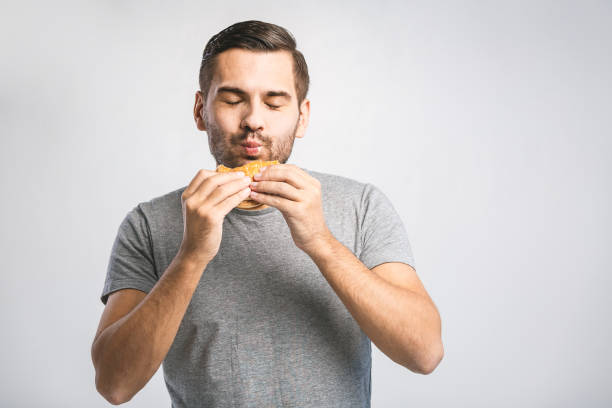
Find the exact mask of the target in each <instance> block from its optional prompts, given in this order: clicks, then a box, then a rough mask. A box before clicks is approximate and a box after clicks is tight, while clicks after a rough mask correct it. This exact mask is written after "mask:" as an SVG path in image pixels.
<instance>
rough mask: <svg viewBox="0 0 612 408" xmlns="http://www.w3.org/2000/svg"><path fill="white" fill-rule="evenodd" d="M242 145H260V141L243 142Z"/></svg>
mask: <svg viewBox="0 0 612 408" xmlns="http://www.w3.org/2000/svg"><path fill="white" fill-rule="evenodd" d="M242 146H244V147H260V146H261V143H259V142H244V143H242Z"/></svg>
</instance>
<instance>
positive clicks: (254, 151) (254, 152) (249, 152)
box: [242, 145, 261, 156]
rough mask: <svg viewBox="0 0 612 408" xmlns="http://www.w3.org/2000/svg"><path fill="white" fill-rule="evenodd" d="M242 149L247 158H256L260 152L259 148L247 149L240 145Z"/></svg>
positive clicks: (247, 147)
mask: <svg viewBox="0 0 612 408" xmlns="http://www.w3.org/2000/svg"><path fill="white" fill-rule="evenodd" d="M242 148H243V149H244V152H245V153H246V154H247V155H249V156H257V155H258V154H259V153H260V152H261V146H255V147H249V146H247V145H242Z"/></svg>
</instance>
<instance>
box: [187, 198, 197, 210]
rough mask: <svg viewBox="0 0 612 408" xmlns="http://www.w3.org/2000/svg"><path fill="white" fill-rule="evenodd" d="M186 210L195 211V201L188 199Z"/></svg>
mask: <svg viewBox="0 0 612 408" xmlns="http://www.w3.org/2000/svg"><path fill="white" fill-rule="evenodd" d="M185 208H187V209H188V210H189V211H193V210H195V209H196V208H197V207H196V205H195V202H194V201H193V199H191V198H187V199H186V200H185Z"/></svg>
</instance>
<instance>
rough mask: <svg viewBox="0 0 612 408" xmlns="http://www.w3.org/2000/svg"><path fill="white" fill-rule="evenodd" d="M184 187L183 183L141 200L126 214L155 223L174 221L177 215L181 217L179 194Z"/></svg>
mask: <svg viewBox="0 0 612 408" xmlns="http://www.w3.org/2000/svg"><path fill="white" fill-rule="evenodd" d="M186 188H187V186H186V185H185V186H183V187H180V188H177V189H175V190H172V191H170V192H167V193H164V194H160V195H154V196H153V197H151V198H149V199H148V200H145V201H141V202H139V203H138V204H137V205H136V206H135V207H133V208H132V210H131V211H130V212H129V214H128V216H129V217H134V218H137V219H141V220H144V221H145V222H147V223H149V224H155V225H160V224H167V223H173V222H176V218H177V217H180V218H181V219H182V210H181V194H182V193H183V191H184V190H185V189H186Z"/></svg>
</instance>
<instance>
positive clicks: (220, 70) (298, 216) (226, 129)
mask: <svg viewBox="0 0 612 408" xmlns="http://www.w3.org/2000/svg"><path fill="white" fill-rule="evenodd" d="M218 58H219V60H218V64H217V70H216V72H215V75H214V76H213V81H212V84H211V87H210V91H209V93H208V95H207V97H206V98H203V95H202V94H201V93H200V92H199V91H198V92H196V100H195V104H194V111H193V113H194V120H195V122H196V126H197V128H198V129H200V130H202V131H207V133H208V137H209V143H210V149H211V153H212V154H213V156H214V157H215V160H216V161H217V164H223V165H225V166H227V167H237V166H240V165H243V164H246V163H248V162H250V161H253V160H256V159H261V160H279V162H280V163H281V164H277V165H273V166H269V167H267V168H265V169H263V170H262V171H261V173H260V175H256V176H255V178H254V179H255V180H254V182H252V183H251V180H250V178H248V177H244V176H243V175H241V174H239V173H237V172H231V173H216V172H215V171H213V170H204V169H201V170H199V171H198V172H197V174H196V175H195V176H194V177H193V179H192V180H191V182H190V183H189V185H188V186H187V188H186V189H185V191H184V192H183V194H182V196H181V203H182V212H183V222H184V231H183V241H182V243H181V246H180V249H179V251H178V253H177V255H176V256H175V258H174V259H173V261H172V263H171V264H170V266H169V267H168V268H167V269H166V271H164V273H163V274H162V276H161V278H160V280H159V281H158V282H157V284H156V285H155V286H154V287H153V289H152V290H151V291H150V292H149V293H148V294H146V293H144V292H141V291H138V290H134V289H124V290H119V291H116V292H114V293H112V294H111V295H110V296H109V299H108V302H107V305H106V307H105V309H104V311H103V314H102V317H101V319H100V324H99V326H98V330H97V332H96V336H95V338H94V341H93V344H92V361H93V363H94V367H95V369H96V388H97V389H98V391H99V392H100V394H101V395H103V396H104V397H105V398H106V399H107V400H108V401H109V402H111V403H113V404H120V403H123V402H126V401H129V400H130V399H131V398H132V397H133V396H134V395H135V394H136V393H137V392H138V391H139V390H140V389H142V387H144V386H145V384H146V383H147V382H148V381H149V380H150V378H151V377H152V376H153V374H155V372H156V371H157V369H158V368H159V366H160V365H161V363H162V361H163V359H164V358H165V356H166V354H167V353H168V350H169V348H170V346H171V345H172V342H173V341H174V338H175V336H176V333H177V331H178V327H179V325H180V323H181V321H182V319H183V316H184V314H185V311H186V309H187V306H188V305H189V302H190V301H191V297H192V296H193V293H194V291H195V288H196V287H197V284H198V282H199V280H200V278H201V275H202V273H203V271H204V269H205V268H206V266H207V264H208V263H209V262H210V261H211V260H212V259H213V258H214V256H215V255H216V253H217V251H218V250H219V244H220V241H221V234H222V225H223V220H224V218H225V216H226V215H227V213H228V212H229V211H231V210H232V209H233V208H234V207H235V206H236V205H238V203H239V202H240V201H242V200H244V199H245V198H246V197H249V196H250V198H252V199H253V200H256V201H258V202H260V203H262V207H263V208H265V207H267V206H272V207H275V208H277V209H278V210H279V211H280V212H281V213H282V215H283V217H284V219H285V221H286V222H287V225H288V226H289V229H290V231H291V236H292V239H293V241H294V243H295V245H296V246H297V247H298V248H300V249H301V250H302V251H304V252H305V253H306V254H308V255H309V256H310V257H311V258H312V260H313V261H314V262H315V264H316V265H317V266H318V268H319V270H320V272H321V273H322V275H323V276H324V277H325V279H326V280H327V281H328V282H329V284H330V286H331V287H332V288H333V289H334V291H335V292H336V294H337V295H338V297H339V298H340V299H341V301H342V302H343V304H344V305H345V306H346V308H347V310H348V311H349V312H350V313H351V315H352V316H353V317H354V319H355V321H356V322H357V323H358V324H359V326H360V327H361V329H362V330H363V331H364V333H365V334H366V335H367V336H368V337H369V338H370V339H371V340H372V341H373V342H374V343H375V344H376V346H377V347H378V348H379V349H380V350H381V351H382V352H383V353H385V354H386V355H387V356H388V357H389V358H391V359H392V360H393V361H395V362H397V363H398V364H401V365H403V366H404V367H406V368H408V369H410V370H412V371H414V372H417V373H422V374H429V373H431V372H432V371H433V370H434V368H435V367H436V366H437V365H438V364H439V362H440V361H441V359H442V356H443V347H442V341H441V321H440V315H439V313H438V310H437V309H436V307H435V305H434V303H433V301H432V300H431V298H430V297H429V295H428V294H427V292H426V290H425V288H424V287H423V285H422V283H421V282H420V280H419V278H418V276H417V275H416V271H415V270H414V269H413V268H412V267H410V266H409V265H406V264H403V263H396V262H389V263H384V264H381V265H378V266H376V267H374V268H372V270H369V269H368V268H367V267H366V266H365V265H363V263H361V261H359V259H357V258H356V257H355V256H354V255H353V253H352V252H351V251H350V250H349V249H347V248H346V247H344V246H343V245H342V244H341V243H340V242H339V241H337V240H336V239H335V238H334V237H333V235H332V234H331V232H330V231H329V229H328V228H327V225H326V223H325V218H324V215H323V206H322V202H321V185H320V183H319V181H318V180H317V179H315V178H313V177H311V176H310V175H309V174H308V173H306V172H304V171H303V170H302V169H300V168H299V167H298V166H295V165H292V164H287V163H286V161H287V159H288V158H289V155H290V154H291V150H292V147H293V141H294V140H295V138H302V137H303V136H304V132H305V130H306V127H307V125H308V119H309V114H310V102H309V101H308V100H307V99H304V101H302V102H301V103H300V104H298V101H297V99H296V96H295V95H296V92H295V86H294V80H293V69H292V61H291V57H290V54H289V53H287V52H285V51H275V52H266V53H263V52H252V51H247V50H236V49H231V50H227V51H224V52H223V53H221V54H219V56H218ZM222 87H230V88H232V89H233V90H234V91H232V92H225V91H222ZM279 91H281V92H285V93H286V94H287V95H288V97H286V98H283V97H278V96H272V95H270V92H279ZM234 102H236V103H235V104H232V103H234ZM246 140H249V141H257V142H261V143H262V145H263V147H262V149H261V150H260V152H259V154H258V155H256V156H248V155H246V153H245V151H244V149H242V148H241V147H240V143H242V142H244V141H246ZM262 207H259V208H258V209H256V210H254V211H257V210H259V209H261V208H262Z"/></svg>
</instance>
